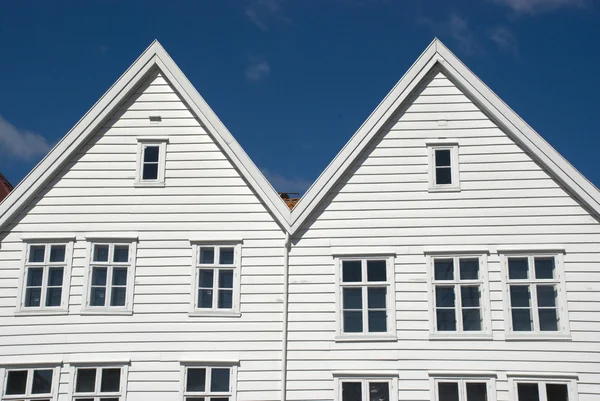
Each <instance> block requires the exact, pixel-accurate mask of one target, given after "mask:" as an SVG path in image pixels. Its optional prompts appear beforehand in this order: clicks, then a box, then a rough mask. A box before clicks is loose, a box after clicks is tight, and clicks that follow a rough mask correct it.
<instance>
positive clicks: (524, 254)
mask: <svg viewBox="0 0 600 401" xmlns="http://www.w3.org/2000/svg"><path fill="white" fill-rule="evenodd" d="M499 253H500V257H501V265H502V287H503V288H502V289H503V294H504V302H503V304H504V321H505V329H506V333H505V338H506V339H507V340H513V339H514V340H526V339H539V338H557V339H570V336H571V329H570V324H569V313H568V307H567V296H566V288H567V287H566V283H565V268H564V252H557V251H547V252H546V251H514V252H512V251H501V252H499ZM538 257H541V258H543V257H548V258H550V257H553V258H554V272H555V274H556V277H555V278H554V279H533V278H531V277H530V278H527V279H523V280H520V279H512V280H511V279H509V278H508V274H509V270H508V259H509V258H527V259H528V263H529V272H530V275H531V274H533V271H534V269H535V265H534V264H533V259H534V258H538ZM544 283H547V284H554V285H556V288H557V290H556V309H557V313H558V331H541V330H540V329H539V316H538V313H537V312H538V306H537V291H531V293H530V302H531V313H532V319H533V330H532V331H514V330H513V323H512V314H511V303H510V302H511V301H510V285H511V284H515V285H528V286H529V288H530V290H531V288H532V286H535V285H536V284H544Z"/></svg>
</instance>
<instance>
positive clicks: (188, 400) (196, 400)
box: [90, 397, 229, 401]
mask: <svg viewBox="0 0 600 401" xmlns="http://www.w3.org/2000/svg"><path fill="white" fill-rule="evenodd" d="M215 400H221V398H211V401H215ZM225 400H229V398H225ZM90 401H94V400H90ZM185 401H204V397H185Z"/></svg>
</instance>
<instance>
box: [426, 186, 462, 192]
mask: <svg viewBox="0 0 600 401" xmlns="http://www.w3.org/2000/svg"><path fill="white" fill-rule="evenodd" d="M428 191H429V192H460V187H429V190H428Z"/></svg>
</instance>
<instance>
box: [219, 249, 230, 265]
mask: <svg viewBox="0 0 600 401" xmlns="http://www.w3.org/2000/svg"><path fill="white" fill-rule="evenodd" d="M233 253H234V252H233V248H220V250H219V264H222V265H232V264H233Z"/></svg>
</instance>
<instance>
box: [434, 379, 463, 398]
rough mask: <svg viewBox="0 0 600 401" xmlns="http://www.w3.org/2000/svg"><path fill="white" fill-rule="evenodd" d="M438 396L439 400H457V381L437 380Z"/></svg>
mask: <svg viewBox="0 0 600 401" xmlns="http://www.w3.org/2000/svg"><path fill="white" fill-rule="evenodd" d="M438 397H439V401H459V398H458V383H448V382H439V383H438Z"/></svg>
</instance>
